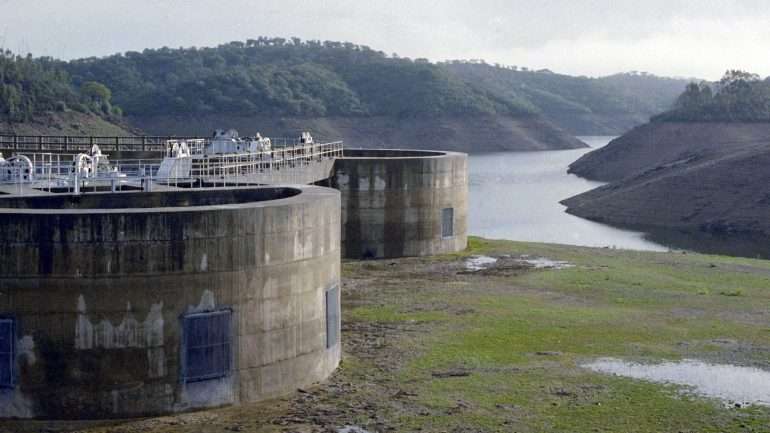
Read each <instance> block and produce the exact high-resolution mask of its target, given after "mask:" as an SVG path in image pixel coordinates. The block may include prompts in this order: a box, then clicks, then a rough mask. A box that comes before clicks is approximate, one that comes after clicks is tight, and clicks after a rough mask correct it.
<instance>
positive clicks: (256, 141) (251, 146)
mask: <svg viewBox="0 0 770 433" xmlns="http://www.w3.org/2000/svg"><path fill="white" fill-rule="evenodd" d="M303 134H304V133H303ZM271 148H272V144H271V143H270V139H269V138H267V137H262V135H260V133H259V132H257V135H256V136H254V137H246V138H240V137H238V131H236V130H235V129H229V130H227V131H225V130H224V129H217V130H216V131H214V135H213V137H212V138H211V141H210V142H209V143H208V144H207V145H206V147H204V149H203V154H204V155H223V154H232V153H257V152H262V153H265V152H270V150H271Z"/></svg>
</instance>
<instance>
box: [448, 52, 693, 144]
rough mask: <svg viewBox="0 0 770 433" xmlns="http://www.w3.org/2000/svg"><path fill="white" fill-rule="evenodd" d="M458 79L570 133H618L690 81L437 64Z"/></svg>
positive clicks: (669, 101) (668, 103)
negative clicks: (592, 76)
mask: <svg viewBox="0 0 770 433" xmlns="http://www.w3.org/2000/svg"><path fill="white" fill-rule="evenodd" d="M442 65H443V66H444V67H446V68H447V69H448V70H449V71H450V72H452V73H453V74H454V75H455V76H457V77H458V78H460V79H462V80H464V81H466V82H468V83H473V84H472V85H474V86H476V87H478V88H483V89H486V90H488V91H490V92H493V93H495V94H498V95H501V96H505V97H507V98H509V99H511V100H515V101H518V103H519V104H520V105H523V106H528V107H531V108H532V110H533V111H535V112H537V113H540V114H541V115H542V116H543V117H545V118H546V119H548V120H550V121H551V122H553V123H554V124H556V125H559V126H560V127H561V128H563V129H565V130H567V131H569V132H570V133H573V134H575V135H619V134H622V133H624V132H626V131H627V130H629V129H631V128H633V127H634V126H637V125H640V124H643V123H645V122H647V121H648V120H649V119H650V117H651V116H653V115H656V114H658V113H660V112H662V111H665V110H669V109H670V108H671V107H672V105H673V103H674V101H675V100H676V98H677V96H678V95H679V94H680V93H681V92H682V90H684V88H685V86H686V85H687V83H688V82H689V81H690V80H686V79H676V78H664V77H658V76H655V75H650V74H643V73H624V74H615V75H610V76H607V77H601V78H588V77H572V76H569V75H563V74H557V73H553V72H551V71H547V70H542V71H533V70H526V69H525V70H522V69H519V68H512V67H503V66H492V65H488V64H483V63H470V62H462V61H452V62H447V63H444V64H442Z"/></svg>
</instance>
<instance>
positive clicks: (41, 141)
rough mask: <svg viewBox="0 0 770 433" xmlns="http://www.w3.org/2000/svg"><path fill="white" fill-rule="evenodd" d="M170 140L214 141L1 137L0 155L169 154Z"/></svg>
mask: <svg viewBox="0 0 770 433" xmlns="http://www.w3.org/2000/svg"><path fill="white" fill-rule="evenodd" d="M170 140H177V141H193V140H198V141H201V140H202V142H204V143H208V142H209V141H210V140H211V139H210V138H201V137H186V136H142V137H99V136H63V135H62V136H56V135H0V152H4V151H9V152H18V151H27V152H63V153H66V152H87V151H89V150H90V149H91V148H92V147H93V145H97V146H99V148H100V149H101V150H102V151H103V152H160V153H163V152H165V151H166V147H167V143H168V142H169V141H170ZM270 140H271V141H272V146H273V148H274V149H275V148H282V147H295V146H298V145H302V144H303V143H301V142H300V138H283V137H278V138H272V137H271V138H270Z"/></svg>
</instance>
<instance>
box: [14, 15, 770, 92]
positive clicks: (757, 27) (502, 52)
mask: <svg viewBox="0 0 770 433" xmlns="http://www.w3.org/2000/svg"><path fill="white" fill-rule="evenodd" d="M257 36H281V37H290V36H298V37H300V38H302V39H321V40H341V41H350V42H355V43H359V44H364V45H369V46H370V47H372V48H374V49H377V50H382V51H385V52H387V53H392V52H396V53H398V54H399V55H401V56H408V57H427V58H429V59H431V60H444V59H449V58H483V59H486V60H487V61H488V62H500V63H505V64H511V65H519V66H528V67H533V68H550V69H552V70H554V71H558V72H564V73H570V74H579V75H604V74H610V73H614V72H620V71H629V70H640V71H649V72H653V73H656V74H659V75H677V76H697V77H703V78H708V79H716V78H718V77H719V76H720V75H721V74H722V72H724V70H726V69H728V68H740V69H746V70H750V71H752V72H756V73H759V74H760V75H763V76H765V75H770V56H769V55H768V54H767V48H768V47H767V46H768V42H770V3H768V2H767V1H766V0H764V1H760V0H756V1H754V0H745V1H740V0H710V1H709V0H706V1H704V0H699V1H695V0H646V1H639V0H635V1H631V0H614V1H609V0H508V1H506V0H475V1H451V0H445V1H436V0H412V1H403V0H382V1H380V0H337V1H326V0H315V1H299V0H296V1H295V0H259V1H255V0H220V1H213V0H197V1H196V0H187V1H183V0H155V1H151V0H130V1H124V0H113V1H109V0H0V45H2V46H4V47H5V48H8V49H11V50H13V51H16V52H24V53H26V52H32V53H33V54H35V55H48V56H53V57H59V58H66V59H69V58H74V57H86V56H94V55H95V56H101V55H107V54H112V53H115V52H123V51H127V50H141V49H143V48H155V47H161V46H164V45H165V46H169V47H179V46H185V47H186V46H192V45H195V46H210V45H217V44H219V43H223V42H228V41H231V40H245V39H248V38H254V37H257Z"/></svg>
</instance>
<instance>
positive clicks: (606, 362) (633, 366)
mask: <svg viewBox="0 0 770 433" xmlns="http://www.w3.org/2000/svg"><path fill="white" fill-rule="evenodd" d="M583 367H585V368H588V369H590V370H592V371H596V372H599V373H605V374H613V375H618V376H623V377H630V378H634V379H641V380H647V381H650V382H656V383H668V384H674V385H684V386H688V387H691V389H692V391H693V392H694V393H695V394H697V395H701V396H705V397H713V398H718V399H720V400H722V401H723V402H725V403H726V404H728V405H730V406H733V405H735V404H738V405H741V406H744V405H749V404H758V405H763V406H770V372H769V371H765V370H760V369H758V368H752V367H738V366H734V365H726V364H708V363H705V362H701V361H697V360H692V359H685V360H682V361H679V362H663V363H660V364H640V363H637V362H628V361H623V360H620V359H615V358H601V359H598V360H596V361H593V362H590V363H588V364H585V365H583Z"/></svg>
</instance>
